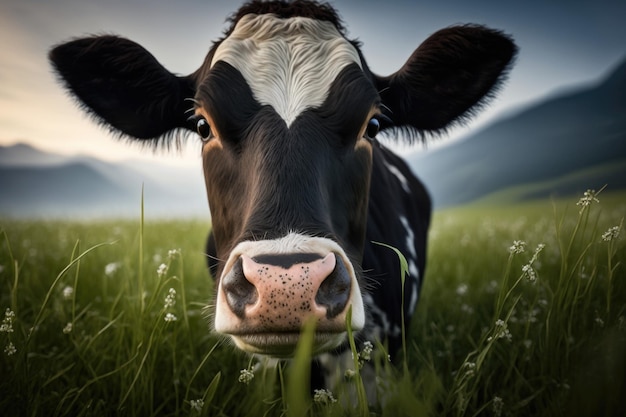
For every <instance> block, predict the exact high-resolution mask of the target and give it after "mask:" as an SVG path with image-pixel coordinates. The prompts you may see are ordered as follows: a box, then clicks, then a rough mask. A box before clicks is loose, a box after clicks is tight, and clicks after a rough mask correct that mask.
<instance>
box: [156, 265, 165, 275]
mask: <svg viewBox="0 0 626 417" xmlns="http://www.w3.org/2000/svg"><path fill="white" fill-rule="evenodd" d="M165 274H167V265H165V264H161V265H159V267H158V268H157V275H158V276H159V278H162V277H164V276H165Z"/></svg>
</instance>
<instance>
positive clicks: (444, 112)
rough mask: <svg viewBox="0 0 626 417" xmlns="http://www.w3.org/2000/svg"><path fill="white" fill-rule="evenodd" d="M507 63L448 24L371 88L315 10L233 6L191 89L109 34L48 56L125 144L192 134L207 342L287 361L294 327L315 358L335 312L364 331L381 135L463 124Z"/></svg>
mask: <svg viewBox="0 0 626 417" xmlns="http://www.w3.org/2000/svg"><path fill="white" fill-rule="evenodd" d="M389 30H393V28H392V27H390V28H389ZM514 55H515V46H514V45H513V43H512V42H511V40H510V39H509V38H508V37H506V36H504V35H503V34H501V33H500V32H497V31H493V30H490V29H487V28H484V27H479V26H458V27H451V28H448V29H444V30H442V31H439V32H437V33H435V34H434V35H432V36H431V37H430V38H428V39H427V40H426V41H425V42H424V43H423V44H422V45H421V46H420V47H419V48H418V49H417V50H416V51H415V52H414V53H413V54H412V55H411V57H410V58H409V59H408V60H407V62H406V63H405V64H404V66H402V68H400V69H399V70H398V71H397V72H396V73H394V74H392V75H390V76H388V77H379V76H376V75H375V74H372V73H371V72H370V70H369V69H368V67H367V65H366V63H365V61H364V59H363V57H362V56H361V53H360V51H359V48H358V44H357V43H355V42H352V41H349V40H347V39H346V38H345V36H344V30H343V28H342V26H341V24H340V22H339V19H338V18H337V16H336V14H335V12H334V11H333V10H332V9H331V8H330V7H329V6H325V5H318V4H314V3H310V2H305V1H297V2H293V3H284V2H269V3H268V2H253V3H250V4H247V5H245V6H244V7H242V8H241V9H240V10H239V12H238V13H237V14H236V15H235V16H234V17H233V19H232V27H231V28H230V30H229V31H228V32H227V33H226V35H225V37H224V38H223V39H222V40H221V41H219V42H217V43H215V44H214V45H213V47H212V48H211V50H210V52H209V54H208V55H207V57H206V59H205V61H204V63H203V64H202V66H201V67H200V68H199V69H198V70H197V71H196V72H194V73H193V74H191V75H189V76H183V77H180V76H176V75H173V74H172V73H170V72H169V71H167V70H166V69H165V68H164V67H163V66H161V65H160V64H159V63H158V62H157V60H156V59H155V58H154V57H153V56H152V55H150V54H149V53H148V52H147V51H146V50H145V49H143V48H142V47H141V46H139V45H138V44H136V43H134V42H131V41H129V40H126V39H123V38H120V37H115V36H96V37H89V38H83V39H77V40H74V41H71V42H69V43H66V44H63V45H60V46H57V47H56V48H54V49H53V50H52V52H51V53H50V59H51V61H52V62H53V64H54V66H55V67H56V69H57V71H58V73H59V74H60V76H61V78H62V79H63V80H64V81H65V83H66V85H67V86H68V88H69V90H70V91H71V92H72V93H73V94H74V95H75V96H76V97H78V98H79V99H80V101H81V102H82V103H83V104H84V106H85V108H86V109H87V110H88V111H89V112H91V113H92V114H94V115H95V116H96V117H97V118H98V120H99V121H101V122H102V123H104V124H106V125H108V126H110V127H112V128H113V130H115V131H117V132H120V133H121V134H122V135H123V136H127V137H130V138H136V139H143V140H152V141H157V142H158V141H163V140H169V139H171V137H172V132H175V131H176V130H179V129H189V130H192V131H194V132H197V133H198V134H199V136H200V138H201V140H202V158H203V165H204V175H205V179H206V189H207V194H208V200H209V205H210V208H211V216H212V223H213V231H212V233H213V238H214V245H215V250H216V255H217V258H218V259H219V263H218V264H217V268H216V272H217V302H216V310H215V329H216V330H217V331H218V332H221V333H225V334H228V335H230V336H232V338H233V340H234V341H235V343H236V344H237V346H239V347H240V348H241V349H243V350H246V351H249V352H257V353H266V354H271V355H275V356H286V355H289V354H291V353H292V351H293V349H294V347H295V344H296V341H297V339H298V334H299V331H300V328H301V325H302V324H303V321H304V320H305V318H306V317H309V316H315V317H316V318H317V321H318V323H317V328H316V329H317V331H316V337H315V346H314V349H315V351H323V350H327V349H331V348H334V347H336V346H338V345H339V344H341V343H342V342H343V341H345V334H346V323H345V321H346V314H347V311H348V308H349V307H351V308H352V323H351V326H352V328H353V329H354V330H358V329H361V328H362V327H363V326H364V322H365V320H366V313H365V308H364V306H363V301H362V296H361V294H362V291H363V288H364V286H363V283H362V282H361V281H362V279H361V278H360V276H361V271H360V270H359V265H360V262H361V257H362V253H363V245H364V238H365V226H366V220H367V214H368V213H367V210H368V192H369V181H370V175H371V166H372V147H373V146H375V142H374V140H373V139H374V137H375V136H376V135H377V133H378V132H379V130H385V129H393V128H395V127H399V128H401V129H404V130H406V131H410V132H437V131H440V130H442V129H445V128H446V126H448V125H449V124H450V123H451V122H454V121H458V120H462V119H463V118H464V117H466V116H467V115H468V114H470V113H472V112H473V110H475V109H476V108H477V107H478V106H480V104H482V103H483V102H484V100H485V98H486V97H489V95H490V94H491V92H492V91H493V90H494V87H497V85H498V84H499V82H500V80H501V79H502V76H503V73H505V72H506V70H507V68H508V66H509V64H510V62H511V60H512V58H513V56H514ZM414 136H415V137H417V136H419V133H418V135H414Z"/></svg>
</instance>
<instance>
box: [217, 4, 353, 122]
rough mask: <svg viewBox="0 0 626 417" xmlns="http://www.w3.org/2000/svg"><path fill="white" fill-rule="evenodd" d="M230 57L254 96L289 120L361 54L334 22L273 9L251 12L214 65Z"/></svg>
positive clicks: (320, 98) (314, 103)
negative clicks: (286, 14) (280, 14)
mask: <svg viewBox="0 0 626 417" xmlns="http://www.w3.org/2000/svg"><path fill="white" fill-rule="evenodd" d="M218 61H224V62H227V63H228V64H230V65H232V66H233V67H235V68H236V69H237V70H239V72H240V73H241V74H242V75H243V77H244V78H245V80H246V82H247V83H248V85H249V86H250V88H251V89H252V93H253V94H254V98H255V99H256V100H257V101H258V102H259V103H260V104H262V105H270V106H272V107H273V108H274V110H275V111H276V112H277V113H278V114H279V115H280V116H281V117H282V118H283V119H284V120H285V122H286V123H287V126H290V125H291V123H293V121H294V120H295V119H296V118H297V117H298V115H299V114H301V113H302V112H303V111H305V110H307V109H310V108H315V107H319V106H320V105H322V103H323V102H324V100H325V99H326V97H327V96H328V89H329V88H330V85H331V84H332V82H333V81H334V80H335V78H337V75H339V73H340V72H341V70H343V69H344V68H345V67H346V66H347V65H350V64H354V63H356V64H358V65H359V66H361V60H360V58H359V55H358V53H357V50H356V49H355V48H354V47H353V46H352V44H350V42H348V41H347V40H346V39H345V38H344V37H343V36H341V34H340V33H339V31H338V30H337V28H335V26H334V25H333V24H332V23H330V22H323V21H318V20H313V19H308V18H303V17H294V18H290V19H280V18H278V17H276V16H274V15H271V14H263V15H254V14H250V15H246V16H244V17H242V18H241V20H239V22H238V23H237V25H236V26H235V29H234V31H233V32H232V33H231V34H230V35H229V36H228V37H227V38H226V39H224V41H223V42H222V43H221V44H220V46H219V47H218V48H217V50H216V51H215V55H214V56H213V61H212V62H211V66H213V65H215V63H216V62H218Z"/></svg>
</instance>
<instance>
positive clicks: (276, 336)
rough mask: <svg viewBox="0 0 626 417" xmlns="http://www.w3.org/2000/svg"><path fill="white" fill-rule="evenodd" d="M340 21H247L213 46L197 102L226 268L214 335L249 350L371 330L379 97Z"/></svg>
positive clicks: (332, 341) (280, 348)
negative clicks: (371, 222)
mask: <svg viewBox="0 0 626 417" xmlns="http://www.w3.org/2000/svg"><path fill="white" fill-rule="evenodd" d="M361 65H362V64H361V61H360V58H359V54H358V52H357V50H356V48H355V47H354V46H353V45H352V44H351V43H350V42H348V41H347V40H346V39H345V38H344V37H343V36H342V35H341V34H340V33H339V31H338V30H337V28H336V27H335V26H334V25H333V24H332V23H330V22H324V21H317V20H313V19H309V18H301V17H296V18H290V19H281V18H278V17H276V16H274V15H270V14H264V15H247V16H244V17H243V18H242V19H241V20H239V22H238V23H237V24H236V26H235V28H234V30H233V31H232V33H231V34H230V35H229V36H228V37H227V38H226V39H224V40H223V41H222V42H221V43H220V44H219V45H218V46H217V47H216V48H215V50H214V53H213V56H212V59H211V63H210V70H209V71H208V72H207V73H206V75H205V76H204V78H203V79H202V80H201V82H200V83H199V88H198V91H197V93H196V96H195V100H194V101H195V103H196V109H195V114H196V116H195V123H196V126H197V129H198V133H199V134H200V135H201V136H203V137H204V138H205V143H204V146H203V152H202V154H203V163H204V173H205V178H206V186H207V194H208V198H209V205H210V207H211V215H212V219H213V233H214V238H215V242H216V247H217V255H218V258H219V259H220V260H222V261H223V263H221V264H220V267H219V268H218V275H219V279H218V292H217V303H216V311H215V328H216V330H217V331H218V332H222V333H226V334H229V335H231V336H232V338H233V339H234V340H235V342H236V344H237V346H239V347H241V348H242V349H244V350H248V351H251V352H260V353H269V354H273V355H282V354H289V353H291V352H292V350H293V348H294V346H295V343H296V341H297V336H298V334H299V331H300V328H301V326H302V324H303V320H305V319H306V318H307V317H308V316H315V317H316V318H317V333H316V338H315V345H314V347H315V348H316V349H317V350H321V349H327V348H332V347H335V346H336V345H337V344H339V343H341V342H342V341H343V340H344V334H345V331H346V312H347V310H348V308H349V307H352V322H351V326H352V328H353V329H354V330H359V329H361V328H362V327H363V324H364V319H365V315H364V309H363V302H362V298H361V291H360V288H359V282H358V280H357V274H356V272H355V271H356V269H357V268H358V266H357V265H359V264H360V258H361V255H362V250H363V242H364V236H365V224H366V218H367V202H368V190H369V180H370V171H371V158H372V155H371V152H372V148H371V146H372V145H371V139H372V136H374V135H375V134H376V133H377V126H378V124H379V121H378V119H377V118H378V117H379V116H380V114H379V107H378V106H379V104H380V103H379V100H380V99H379V96H378V94H377V91H376V89H375V87H374V85H373V83H372V81H371V80H370V79H368V78H367V77H366V75H365V74H364V72H363V70H362V67H361Z"/></svg>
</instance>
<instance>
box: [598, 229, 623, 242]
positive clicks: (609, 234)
mask: <svg viewBox="0 0 626 417" xmlns="http://www.w3.org/2000/svg"><path fill="white" fill-rule="evenodd" d="M619 229H620V227H619V226H613V227H610V228H609V230H607V231H606V232H604V233H603V234H602V240H604V241H605V242H610V241H612V240H616V239H617V238H618V237H619Z"/></svg>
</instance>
